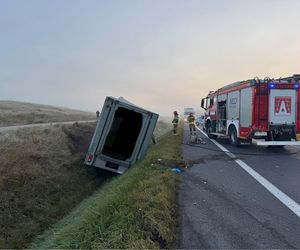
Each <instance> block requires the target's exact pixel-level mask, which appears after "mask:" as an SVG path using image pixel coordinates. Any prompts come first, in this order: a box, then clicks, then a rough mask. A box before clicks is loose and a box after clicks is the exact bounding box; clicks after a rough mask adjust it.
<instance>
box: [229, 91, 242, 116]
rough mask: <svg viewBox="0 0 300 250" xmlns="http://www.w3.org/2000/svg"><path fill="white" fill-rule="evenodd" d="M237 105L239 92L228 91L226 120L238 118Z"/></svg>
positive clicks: (238, 103)
mask: <svg viewBox="0 0 300 250" xmlns="http://www.w3.org/2000/svg"><path fill="white" fill-rule="evenodd" d="M239 106H240V92H239V91H234V92H231V93H228V99H227V118H228V120H238V119H239V118H240V117H239V111H240V110H239Z"/></svg>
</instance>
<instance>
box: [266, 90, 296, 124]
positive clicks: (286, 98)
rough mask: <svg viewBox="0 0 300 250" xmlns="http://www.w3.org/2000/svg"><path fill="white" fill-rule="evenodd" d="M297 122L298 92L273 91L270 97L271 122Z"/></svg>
mask: <svg viewBox="0 0 300 250" xmlns="http://www.w3.org/2000/svg"><path fill="white" fill-rule="evenodd" d="M295 120H296V90H295V89H272V90H271V91H270V97H269V121H270V122H271V123H273V124H293V123H295Z"/></svg>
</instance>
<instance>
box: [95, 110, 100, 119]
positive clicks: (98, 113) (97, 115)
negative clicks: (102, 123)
mask: <svg viewBox="0 0 300 250" xmlns="http://www.w3.org/2000/svg"><path fill="white" fill-rule="evenodd" d="M99 115H100V112H99V110H97V111H96V117H97V118H98V117H99Z"/></svg>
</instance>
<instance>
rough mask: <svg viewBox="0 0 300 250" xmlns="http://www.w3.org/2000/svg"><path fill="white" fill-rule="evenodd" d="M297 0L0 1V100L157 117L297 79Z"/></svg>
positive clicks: (299, 45)
mask: <svg viewBox="0 0 300 250" xmlns="http://www.w3.org/2000/svg"><path fill="white" fill-rule="evenodd" d="M299 10H300V1H299V0H180V1H178V0H147V1H145V0H135V1H134V0H132V1H131V0H105V1H101V0H82V1H79V0H18V1H16V0H0V99H1V100H18V101H26V102H34V103H42V104H51V105H58V106H65V107H69V108H76V109H81V110H89V111H93V112H94V111H95V110H96V109H101V107H102V104H103V101H104V99H105V97H106V96H114V97H119V96H123V97H124V98H125V99H128V100H129V101H131V102H133V103H135V104H137V105H138V106H142V107H144V108H146V109H150V110H152V111H155V112H158V113H160V114H162V115H167V114H171V113H172V112H173V110H178V111H179V112H180V111H182V110H183V108H184V107H195V108H197V109H199V110H200V108H199V106H200V100H201V98H203V97H205V95H206V94H207V93H208V91H209V90H215V89H217V88H219V87H222V86H223V85H226V84H228V83H231V82H235V81H238V80H245V79H250V78H253V77H255V76H258V77H260V78H264V77H265V76H269V77H271V78H277V77H281V76H289V75H292V74H295V73H300V69H299V65H300V62H299V59H300V56H299V55H300V32H299V30H300V24H299V23H300V21H299V19H300V15H299Z"/></svg>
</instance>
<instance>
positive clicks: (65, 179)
mask: <svg viewBox="0 0 300 250" xmlns="http://www.w3.org/2000/svg"><path fill="white" fill-rule="evenodd" d="M94 129H95V123H94V124H93V123H90V124H77V123H75V124H73V125H71V126H70V125H68V126H60V125H55V126H51V127H48V128H26V129H20V130H17V131H13V132H9V133H8V134H5V135H0V162H1V164H0V193H1V203H0V221H1V227H0V248H1V249H2V248H6V249H7V248H25V247H27V246H28V244H30V243H31V242H32V240H33V239H34V237H36V236H37V235H39V234H41V233H42V232H43V231H44V230H46V229H47V228H48V227H49V226H51V225H52V224H53V223H55V222H56V221H58V220H59V219H61V218H62V217H64V216H65V215H66V214H68V213H69V212H70V211H71V210H72V209H73V208H74V207H75V206H76V205H78V204H79V203H80V202H82V201H83V199H85V198H86V197H89V196H90V195H92V194H93V193H94V192H95V191H96V190H98V191H97V192H99V190H101V186H102V185H103V183H104V182H107V181H110V180H111V178H112V175H111V174H110V173H108V172H104V171H100V170H99V169H96V168H93V167H86V166H85V165H84V164H83V159H84V156H85V153H86V152H87V148H88V146H89V143H90V140H91V137H92V135H93V132H94ZM169 130H170V124H169V123H164V122H162V121H159V122H158V124H157V127H156V130H155V134H156V135H157V136H161V135H163V134H165V133H167V131H169ZM171 138H172V137H171ZM174 139H175V138H174ZM173 146H174V145H173ZM173 146H172V147H173ZM172 147H171V148H172ZM154 149H157V150H158V151H159V152H156V155H155V158H162V157H163V156H162V155H160V154H163V152H162V151H160V149H161V146H159V147H156V145H155V146H154ZM154 152H155V151H154ZM147 164H148V163H147ZM137 168H138V167H137ZM150 170H151V169H150ZM141 171H142V172H143V171H144V170H141ZM146 171H148V170H147V169H146ZM156 173H159V174H160V172H159V171H158V172H156ZM140 174H141V173H140ZM149 174H151V175H152V174H153V177H151V178H154V179H155V178H156V176H157V175H156V174H155V172H152V170H151V171H150V172H149ZM165 174H167V173H164V175H165ZM167 176H168V174H167ZM144 177H146V175H145V176H144ZM157 177H158V176H157ZM127 178H128V180H130V181H133V179H132V177H130V175H129V177H127ZM135 178H136V177H135ZM139 178H142V176H140V177H139ZM120 179H121V178H120ZM166 183H167V182H166ZM110 185H112V186H113V185H116V186H118V185H119V184H110ZM147 185H148V184H147ZM149 185H152V184H151V183H149ZM99 188H100V189H99ZM123 194H124V193H123ZM125 197H126V196H125Z"/></svg>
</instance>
